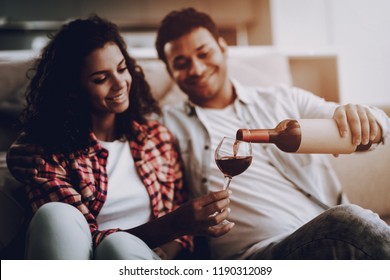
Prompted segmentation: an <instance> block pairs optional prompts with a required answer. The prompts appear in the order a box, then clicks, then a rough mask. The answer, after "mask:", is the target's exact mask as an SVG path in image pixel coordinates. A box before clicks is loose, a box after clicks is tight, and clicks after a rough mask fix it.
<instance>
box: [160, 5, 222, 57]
mask: <svg viewBox="0 0 390 280" xmlns="http://www.w3.org/2000/svg"><path fill="white" fill-rule="evenodd" d="M198 27H204V28H206V29H207V30H208V31H209V32H210V33H211V35H212V36H213V37H214V38H215V39H216V40H218V38H219V31H218V28H217V25H216V24H215V22H214V21H213V20H212V19H211V17H210V16H209V15H207V14H205V13H203V12H199V11H197V10H195V9H194V8H185V9H182V10H178V11H172V12H170V13H169V14H168V15H166V16H165V18H164V19H163V20H162V21H161V24H160V27H159V29H158V31H157V38H156V43H155V47H156V50H157V54H158V57H159V58H160V59H161V60H162V61H164V62H165V63H166V62H167V60H166V57H165V53H164V46H165V44H166V43H168V42H170V41H172V40H176V39H178V38H180V37H181V36H183V35H185V34H188V33H189V32H191V31H192V30H193V29H195V28H198Z"/></svg>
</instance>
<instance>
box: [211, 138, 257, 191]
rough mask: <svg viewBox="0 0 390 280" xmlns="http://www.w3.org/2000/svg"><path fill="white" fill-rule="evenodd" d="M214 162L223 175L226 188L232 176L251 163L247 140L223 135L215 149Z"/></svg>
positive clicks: (249, 147)
mask: <svg viewBox="0 0 390 280" xmlns="http://www.w3.org/2000/svg"><path fill="white" fill-rule="evenodd" d="M214 158H215V162H216V163H217V166H218V168H219V170H221V172H222V173H223V175H224V176H225V183H224V185H223V189H224V190H226V189H227V188H228V187H229V185H230V182H231V180H232V178H233V177H234V176H237V175H239V174H241V173H242V172H244V171H245V170H247V168H248V167H249V166H250V165H251V163H252V146H251V143H249V142H244V141H240V140H236V139H233V138H230V137H224V138H223V139H222V140H221V142H220V143H219V145H218V146H217V149H216V150H215V155H214Z"/></svg>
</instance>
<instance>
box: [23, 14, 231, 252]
mask: <svg viewBox="0 0 390 280" xmlns="http://www.w3.org/2000/svg"><path fill="white" fill-rule="evenodd" d="M34 70H35V71H34V76H33V78H32V80H31V83H30V86H29V89H28V92H27V107H26V108H25V110H24V112H23V114H22V118H21V120H22V124H23V127H24V132H25V133H24V138H23V141H24V142H28V143H34V144H37V145H39V146H41V147H43V148H44V150H45V153H46V158H45V163H44V164H43V165H42V166H40V167H39V169H38V174H37V176H36V177H34V179H33V180H32V181H31V182H30V183H29V184H28V185H27V187H26V190H27V194H28V197H29V200H30V203H31V207H32V210H33V212H35V214H34V217H33V219H32V221H31V223H30V226H29V231H28V234H27V245H26V257H27V258H34V259H37V258H38V259H91V258H95V259H158V258H160V257H161V258H174V257H176V256H177V255H178V254H179V253H180V252H182V251H183V249H184V250H191V248H192V241H191V238H190V237H189V236H187V235H195V234H201V235H213V236H219V235H222V234H224V233H226V232H228V231H229V230H230V229H231V227H232V226H233V225H232V224H230V225H224V226H219V225H218V224H219V223H220V222H221V221H223V220H224V219H225V218H226V216H227V214H228V211H222V210H223V209H226V207H227V206H228V203H229V200H228V195H229V194H228V193H227V192H226V191H221V192H217V193H211V194H209V195H206V196H204V197H201V198H198V199H196V200H193V201H190V202H187V203H185V204H183V205H182V206H180V207H179V205H180V204H182V203H183V202H184V200H185V190H184V188H183V182H182V177H183V176H182V166H181V162H180V160H179V155H178V153H177V151H176V150H175V148H174V144H173V143H174V139H173V137H172V135H171V134H170V132H169V131H168V130H167V129H166V128H165V127H163V126H162V125H161V124H159V123H158V122H157V121H153V120H150V119H148V118H147V117H148V116H149V115H151V114H154V113H159V107H158V105H157V103H156V101H155V100H154V99H153V97H152V95H151V93H150V89H149V86H148V84H147V83H146V81H145V78H144V74H143V72H142V70H141V68H140V67H139V66H137V65H136V63H135V61H134V59H132V58H131V57H130V56H129V55H128V53H127V51H126V45H125V43H124V40H123V38H122V37H121V36H120V34H119V32H118V29H117V27H116V26H115V25H114V24H112V23H110V22H108V21H105V20H103V19H101V18H99V17H97V16H95V17H91V18H89V19H86V20H75V21H73V22H70V23H69V24H66V25H64V26H63V27H62V29H61V30H60V31H59V32H58V33H57V34H56V35H55V36H54V37H53V38H52V39H51V41H50V42H49V43H48V45H47V46H46V47H45V48H44V49H43V51H42V53H41V56H40V58H39V59H38V60H37V62H36V65H35V69H34ZM58 202H61V203H58ZM72 206H73V207H72ZM214 213H217V214H215V215H214ZM81 214H82V215H81ZM216 225H218V226H216ZM152 249H153V250H152Z"/></svg>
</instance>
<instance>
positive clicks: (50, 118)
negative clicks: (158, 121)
mask: <svg viewBox="0 0 390 280" xmlns="http://www.w3.org/2000/svg"><path fill="white" fill-rule="evenodd" d="M49 37H50V38H51V40H50V42H49V43H48V44H47V46H46V47H45V48H43V50H42V52H41V55H40V57H39V58H38V59H37V60H36V62H35V65H34V67H33V68H32V69H30V71H29V73H33V76H32V79H31V81H30V85H29V87H28V89H27V93H26V99H27V106H26V108H25V109H24V110H23V112H22V115H21V124H22V128H23V129H24V131H25V132H26V135H27V137H28V139H29V140H28V141H30V142H33V143H37V144H39V145H41V146H42V147H44V148H45V149H47V150H48V151H50V152H62V153H65V152H76V151H80V150H85V149H86V148H87V147H88V146H89V145H90V136H89V134H90V131H91V129H92V124H91V108H90V105H89V102H88V99H87V95H86V94H85V92H84V89H83V87H82V86H81V82H80V78H79V77H80V74H81V67H82V64H83V62H84V59H85V58H86V56H88V55H89V54H90V53H92V51H94V50H96V49H98V48H102V47H103V46H104V45H105V44H107V43H114V44H116V45H117V46H118V47H119V49H120V51H121V52H122V54H123V56H124V58H125V60H126V65H127V68H128V70H129V73H130V75H131V76H132V84H131V89H130V100H131V101H130V105H129V108H128V109H127V110H126V111H125V112H123V113H121V114H118V115H117V117H116V120H115V131H116V133H117V136H118V137H125V138H126V139H131V138H132V137H133V136H134V135H133V134H134V132H133V129H132V123H133V121H137V122H139V123H144V122H145V121H146V118H147V116H148V115H149V114H152V113H157V114H160V113H161V112H160V108H159V106H158V104H157V102H156V100H155V99H154V98H153V96H152V94H151V92H150V87H149V85H148V83H147V82H146V80H145V76H144V73H143V71H142V69H141V68H140V66H138V65H137V64H136V61H135V60H134V59H133V58H132V57H130V55H129V54H128V52H127V46H126V44H125V41H124V40H123V38H122V37H121V35H120V33H119V30H118V27H117V26H116V25H115V24H113V23H111V22H109V21H107V20H105V19H102V18H100V17H98V16H97V15H94V16H91V17H89V18H88V19H77V20H74V21H72V22H70V23H67V24H64V25H63V26H62V28H61V29H60V31H59V32H58V33H56V34H55V35H54V36H53V35H51V36H49Z"/></svg>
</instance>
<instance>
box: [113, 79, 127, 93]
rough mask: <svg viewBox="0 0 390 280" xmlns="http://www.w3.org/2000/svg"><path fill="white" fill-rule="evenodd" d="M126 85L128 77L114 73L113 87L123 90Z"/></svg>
mask: <svg viewBox="0 0 390 280" xmlns="http://www.w3.org/2000/svg"><path fill="white" fill-rule="evenodd" d="M125 86H126V79H124V78H123V77H122V76H120V75H114V79H113V83H112V88H113V89H114V90H121V89H122V88H123V87H125Z"/></svg>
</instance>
